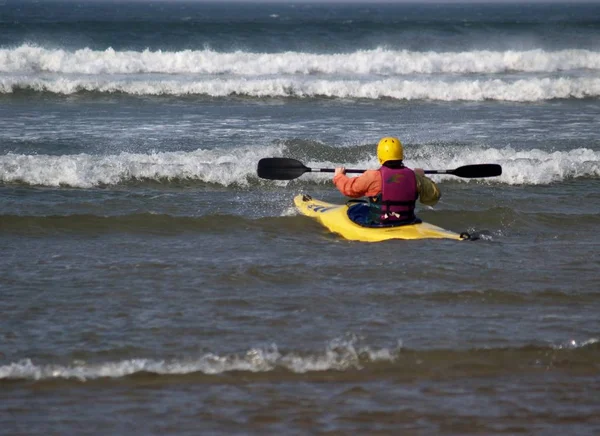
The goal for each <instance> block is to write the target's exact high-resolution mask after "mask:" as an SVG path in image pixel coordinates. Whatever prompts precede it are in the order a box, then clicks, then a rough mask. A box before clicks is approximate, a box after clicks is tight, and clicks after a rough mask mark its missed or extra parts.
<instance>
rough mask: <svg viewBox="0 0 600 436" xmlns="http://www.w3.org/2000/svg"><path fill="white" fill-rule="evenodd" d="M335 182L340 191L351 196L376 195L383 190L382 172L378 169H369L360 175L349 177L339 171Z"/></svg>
mask: <svg viewBox="0 0 600 436" xmlns="http://www.w3.org/2000/svg"><path fill="white" fill-rule="evenodd" d="M333 183H334V184H335V186H336V187H337V188H338V189H339V191H340V192H341V193H342V194H343V195H345V196H346V197H350V198H359V197H374V196H376V195H378V194H379V193H380V192H381V174H380V173H379V171H377V170H367V171H365V172H364V173H363V174H361V175H360V176H358V177H348V176H347V175H346V174H343V173H342V172H338V173H337V174H336V175H335V176H334V177H333Z"/></svg>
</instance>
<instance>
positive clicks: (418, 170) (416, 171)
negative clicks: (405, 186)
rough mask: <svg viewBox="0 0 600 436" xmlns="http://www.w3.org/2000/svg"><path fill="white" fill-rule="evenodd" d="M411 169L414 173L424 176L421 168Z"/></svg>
mask: <svg viewBox="0 0 600 436" xmlns="http://www.w3.org/2000/svg"><path fill="white" fill-rule="evenodd" d="M413 171H414V172H415V173H417V174H418V175H420V176H424V175H425V170H424V169H423V168H415V169H413Z"/></svg>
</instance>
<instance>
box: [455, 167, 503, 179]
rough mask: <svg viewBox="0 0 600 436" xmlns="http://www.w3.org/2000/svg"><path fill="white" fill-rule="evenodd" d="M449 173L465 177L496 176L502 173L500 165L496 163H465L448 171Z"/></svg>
mask: <svg viewBox="0 0 600 436" xmlns="http://www.w3.org/2000/svg"><path fill="white" fill-rule="evenodd" d="M449 173H450V174H453V175H455V176H458V177H465V178H475V177H496V176H499V175H500V174H502V167H501V166H500V165H498V164H479V165H465V166H464V167H459V168H457V169H455V170H452V171H449Z"/></svg>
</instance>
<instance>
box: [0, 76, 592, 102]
mask: <svg viewBox="0 0 600 436" xmlns="http://www.w3.org/2000/svg"><path fill="white" fill-rule="evenodd" d="M19 89H26V90H32V91H36V92H50V93H54V94H65V95H68V94H74V93H78V92H82V91H87V92H100V93H125V94H131V95H173V96H182V95H206V96H210V97H226V96H232V95H244V96H249V97H258V98H277V97H296V98H310V97H329V98H361V99H381V98H391V99H397V100H440V101H483V100H497V101H512V102H535V101H543V100H552V99H570V98H576V99H582V98H597V97H600V78H598V77H593V78H592V77H580V78H566V77H564V78H555V79H552V78H543V79H542V78H529V79H520V80H515V81H507V80H500V79H481V80H480V79H468V80H455V79H452V80H403V79H383V80H369V79H364V80H363V79H361V80H335V79H331V80H329V79H319V78H311V77H285V78H284V77H277V78H254V79H250V78H207V79H201V80H197V79H193V78H186V79H180V80H173V79H169V78H164V77H157V78H153V79H148V78H147V77H140V78H136V79H128V78H114V77H108V78H107V77H103V78H94V79H89V78H85V77H50V78H42V77H37V76H18V77H13V76H11V77H2V78H0V93H3V94H7V93H12V92H14V91H16V90H19Z"/></svg>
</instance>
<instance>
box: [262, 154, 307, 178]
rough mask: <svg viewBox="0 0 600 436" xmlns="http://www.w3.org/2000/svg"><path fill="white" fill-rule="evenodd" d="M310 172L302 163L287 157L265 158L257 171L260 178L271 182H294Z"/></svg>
mask: <svg viewBox="0 0 600 436" xmlns="http://www.w3.org/2000/svg"><path fill="white" fill-rule="evenodd" d="M309 171H310V168H308V167H306V166H304V164H303V163H302V162H300V161H298V160H296V159H289V158H285V157H265V158H263V159H261V160H259V161H258V168H257V169H256V172H257V174H258V177H260V178H261V179H269V180H292V179H295V178H297V177H300V176H301V175H302V174H304V173H306V172H309Z"/></svg>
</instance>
